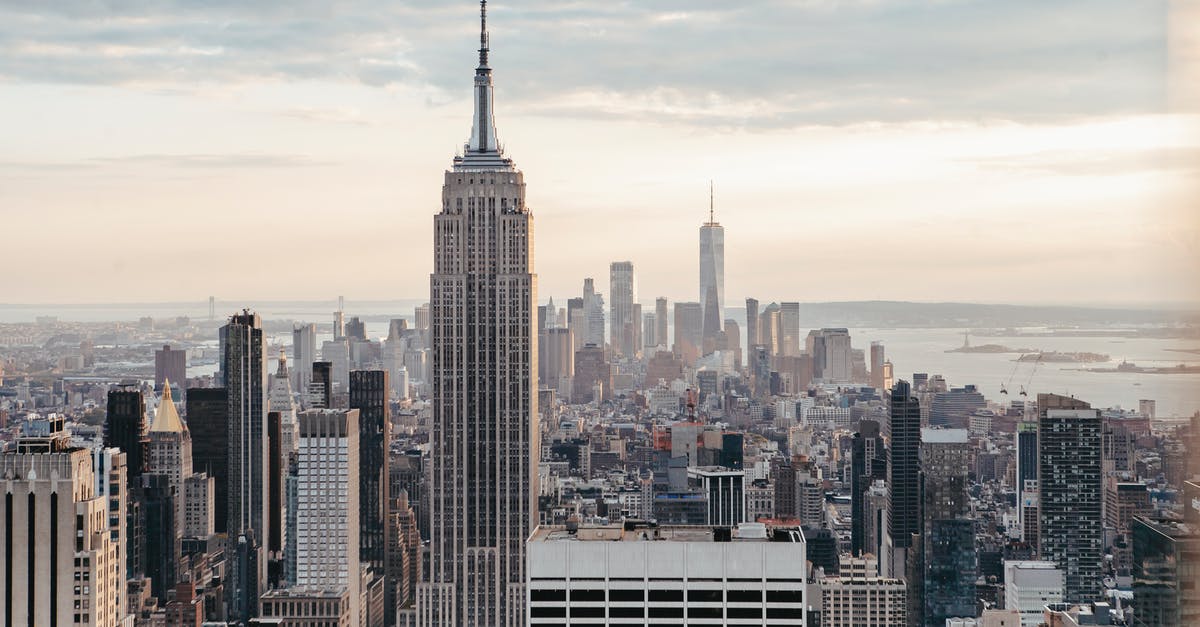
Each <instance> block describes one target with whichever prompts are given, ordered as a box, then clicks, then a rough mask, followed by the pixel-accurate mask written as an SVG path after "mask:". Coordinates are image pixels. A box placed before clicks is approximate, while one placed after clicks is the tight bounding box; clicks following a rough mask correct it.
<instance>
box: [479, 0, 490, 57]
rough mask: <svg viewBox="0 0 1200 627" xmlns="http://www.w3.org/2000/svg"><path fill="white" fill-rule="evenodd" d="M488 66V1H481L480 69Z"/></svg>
mask: <svg viewBox="0 0 1200 627" xmlns="http://www.w3.org/2000/svg"><path fill="white" fill-rule="evenodd" d="M487 64H488V32H487V0H479V67H487Z"/></svg>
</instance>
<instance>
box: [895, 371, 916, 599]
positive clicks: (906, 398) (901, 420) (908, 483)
mask: <svg viewBox="0 0 1200 627" xmlns="http://www.w3.org/2000/svg"><path fill="white" fill-rule="evenodd" d="M891 403H892V405H891V434H892V447H891V448H890V449H889V450H888V486H889V487H890V494H891V503H890V504H889V507H888V535H889V537H890V539H891V544H892V547H893V548H894V549H907V548H910V547H912V536H913V534H919V533H921V522H922V516H921V460H920V454H921V404H920V402H918V401H917V398H916V397H915V396H913V395H912V390H911V388H910V387H909V385H908V382H907V381H904V380H900V381H897V382H896V384H895V385H894V386H893V387H892V397H891ZM904 557H905V556H899V555H898V556H897V558H900V559H903V558H904ZM891 572H892V573H897V572H898V569H895V568H893V570H892V571H891ZM894 576H896V575H894Z"/></svg>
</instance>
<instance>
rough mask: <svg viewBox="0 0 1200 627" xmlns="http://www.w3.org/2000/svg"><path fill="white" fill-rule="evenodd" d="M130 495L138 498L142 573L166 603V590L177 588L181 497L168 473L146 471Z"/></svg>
mask: <svg viewBox="0 0 1200 627" xmlns="http://www.w3.org/2000/svg"><path fill="white" fill-rule="evenodd" d="M130 498H131V499H133V500H135V501H137V504H138V508H137V528H138V532H139V533H138V536H137V538H136V541H137V542H138V543H139V547H138V550H139V553H140V554H141V556H142V557H141V560H140V562H141V566H142V569H141V575H144V576H145V577H146V578H147V579H149V580H150V594H151V595H152V596H153V597H154V598H156V599H158V601H159V604H160V605H166V602H167V591H168V590H171V589H173V588H174V587H175V581H176V575H177V574H178V573H177V568H178V565H179V558H180V555H181V549H182V545H181V543H180V538H181V536H180V532H179V529H178V528H177V527H176V526H175V520H176V518H175V517H176V512H177V511H178V510H177V508H176V503H177V502H178V500H179V499H180V496H179V495H178V494H177V493H176V492H175V488H174V486H172V485H171V481H170V478H169V477H167V476H166V475H158V474H153V473H146V474H144V475H142V476H141V477H139V478H138V479H137V480H136V482H135V483H134V485H133V489H132V492H131V494H130Z"/></svg>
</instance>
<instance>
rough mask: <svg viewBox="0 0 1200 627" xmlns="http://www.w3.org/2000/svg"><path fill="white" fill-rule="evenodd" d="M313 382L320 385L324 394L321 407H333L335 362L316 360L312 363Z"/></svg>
mask: <svg viewBox="0 0 1200 627" xmlns="http://www.w3.org/2000/svg"><path fill="white" fill-rule="evenodd" d="M312 383H313V384H314V385H320V386H321V390H322V394H323V395H324V396H322V397H321V407H326V408H332V407H333V362H331V361H314V362H313V365H312Z"/></svg>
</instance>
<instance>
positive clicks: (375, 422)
mask: <svg viewBox="0 0 1200 627" xmlns="http://www.w3.org/2000/svg"><path fill="white" fill-rule="evenodd" d="M350 409H357V410H358V480H359V488H358V521H359V535H358V539H359V549H358V551H359V553H358V555H359V560H361V561H363V562H368V563H370V564H371V567H372V568H373V569H374V570H375V573H376V574H377V575H382V574H383V573H385V572H387V564H386V563H385V562H386V561H387V546H388V545H387V525H386V524H385V522H386V520H387V517H388V516H387V503H388V494H389V492H388V479H389V475H388V461H389V458H388V442H389V441H390V439H391V430H392V426H391V422H392V421H391V415H390V414H389V412H388V373H387V371H384V370H354V371H352V372H351V373H350Z"/></svg>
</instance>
